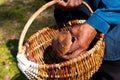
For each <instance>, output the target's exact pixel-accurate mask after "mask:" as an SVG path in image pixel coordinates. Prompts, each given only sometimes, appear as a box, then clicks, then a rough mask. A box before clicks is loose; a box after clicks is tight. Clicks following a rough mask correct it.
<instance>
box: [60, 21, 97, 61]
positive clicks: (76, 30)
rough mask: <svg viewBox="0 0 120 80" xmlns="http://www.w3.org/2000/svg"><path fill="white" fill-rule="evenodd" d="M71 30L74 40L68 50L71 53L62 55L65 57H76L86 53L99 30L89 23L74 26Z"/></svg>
mask: <svg viewBox="0 0 120 80" xmlns="http://www.w3.org/2000/svg"><path fill="white" fill-rule="evenodd" d="M70 32H71V34H72V36H73V37H74V42H73V43H72V45H71V47H70V49H69V51H68V53H69V54H67V55H64V56H62V57H63V58H64V59H71V58H75V57H77V56H79V55H80V54H82V53H84V52H85V51H86V50H87V48H88V47H89V45H90V43H91V41H92V40H93V39H94V37H95V36H96V34H97V31H96V30H95V29H94V28H93V27H92V26H90V25H89V24H87V23H83V24H81V25H75V26H73V27H72V29H71V30H70Z"/></svg>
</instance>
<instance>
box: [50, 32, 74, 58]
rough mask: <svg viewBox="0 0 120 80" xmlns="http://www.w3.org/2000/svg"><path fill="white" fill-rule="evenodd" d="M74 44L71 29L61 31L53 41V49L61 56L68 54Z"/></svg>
mask: <svg viewBox="0 0 120 80" xmlns="http://www.w3.org/2000/svg"><path fill="white" fill-rule="evenodd" d="M71 45H72V36H71V34H70V32H69V31H59V32H58V34H57V36H56V37H55V38H54V39H53V41H52V47H53V50H54V51H55V52H56V53H57V54H58V55H60V56H63V55H65V54H67V52H68V51H69V49H70V47H71Z"/></svg>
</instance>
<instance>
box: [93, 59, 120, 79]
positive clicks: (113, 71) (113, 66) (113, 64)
mask: <svg viewBox="0 0 120 80" xmlns="http://www.w3.org/2000/svg"><path fill="white" fill-rule="evenodd" d="M91 80H120V60H119V61H103V63H102V65H101V67H100V68H99V70H98V72H96V73H95V74H94V75H93V77H92V78H91Z"/></svg>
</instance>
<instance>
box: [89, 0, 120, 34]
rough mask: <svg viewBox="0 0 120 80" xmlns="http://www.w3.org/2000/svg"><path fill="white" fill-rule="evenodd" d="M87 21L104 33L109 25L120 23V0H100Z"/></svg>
mask: <svg viewBox="0 0 120 80" xmlns="http://www.w3.org/2000/svg"><path fill="white" fill-rule="evenodd" d="M96 1H97V0H96ZM87 23H88V24H90V25H91V26H93V27H94V28H96V29H97V30H98V31H100V32H102V33H104V34H106V33H107V31H108V30H109V28H110V26H111V25H118V24H120V0H101V2H100V5H99V7H98V9H97V10H96V11H95V12H94V13H93V14H92V15H91V17H90V18H88V20H87Z"/></svg>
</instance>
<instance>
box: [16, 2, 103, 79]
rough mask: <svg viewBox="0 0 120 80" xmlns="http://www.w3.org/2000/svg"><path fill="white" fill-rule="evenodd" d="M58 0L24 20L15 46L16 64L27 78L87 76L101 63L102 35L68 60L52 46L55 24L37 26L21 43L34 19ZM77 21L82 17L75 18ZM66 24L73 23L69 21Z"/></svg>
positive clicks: (74, 77) (55, 30) (55, 31)
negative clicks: (17, 43) (36, 29)
mask: <svg viewBox="0 0 120 80" xmlns="http://www.w3.org/2000/svg"><path fill="white" fill-rule="evenodd" d="M57 2H59V1H58V0H54V1H51V2H49V3H47V4H45V5H44V6H43V7H41V8H40V9H39V10H38V11H37V12H35V13H34V14H33V16H32V17H31V18H30V19H29V20H28V22H27V23H26V25H25V27H24V29H23V31H22V34H21V36H20V41H19V46H18V51H19V52H18V54H17V60H18V67H19V69H20V70H21V71H22V72H23V73H24V74H25V75H26V77H27V78H28V79H32V80H34V79H38V80H54V79H55V80H89V79H90V77H91V76H92V75H93V74H94V73H95V72H96V71H97V70H98V69H99V67H100V65H101V63H102V58H103V55H104V48H105V45H104V41H103V39H102V38H100V39H99V40H98V41H97V42H96V43H95V45H94V46H93V47H92V48H91V49H89V50H88V51H87V52H86V53H85V54H81V55H80V56H78V57H77V58H73V59H70V60H67V61H65V60H64V59H62V58H60V57H59V56H57V55H55V54H54V52H53V51H52V48H51V43H52V39H53V38H54V37H55V36H56V33H57V32H58V30H59V28H58V26H57V25H54V26H51V27H46V28H43V29H42V30H39V31H38V32H36V33H35V34H33V35H32V36H31V37H30V38H29V39H28V40H27V41H26V43H25V44H24V45H23V41H24V37H25V35H26V32H27V30H28V28H29V26H30V25H31V23H32V22H33V21H34V19H35V18H36V17H37V16H38V15H39V14H40V13H41V12H42V11H43V10H45V9H46V8H47V7H49V6H51V5H53V4H56V3H57ZM83 4H84V5H85V6H87V8H88V9H89V10H90V12H91V13H92V10H91V9H90V8H89V6H88V5H87V4H86V3H85V2H83ZM78 23H82V21H81V20H77V24H78ZM68 24H76V23H74V21H69V22H68Z"/></svg>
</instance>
